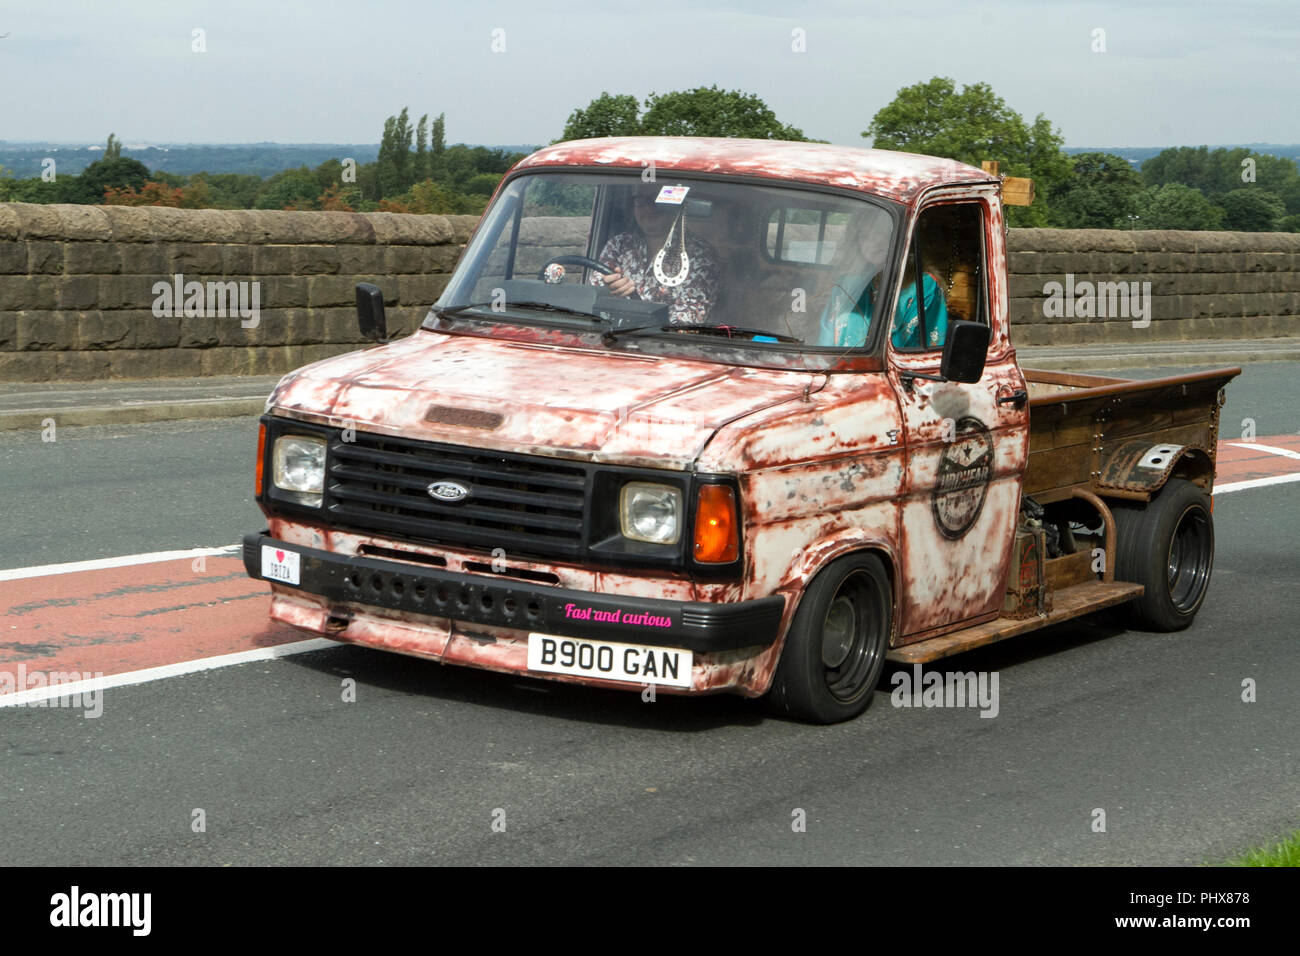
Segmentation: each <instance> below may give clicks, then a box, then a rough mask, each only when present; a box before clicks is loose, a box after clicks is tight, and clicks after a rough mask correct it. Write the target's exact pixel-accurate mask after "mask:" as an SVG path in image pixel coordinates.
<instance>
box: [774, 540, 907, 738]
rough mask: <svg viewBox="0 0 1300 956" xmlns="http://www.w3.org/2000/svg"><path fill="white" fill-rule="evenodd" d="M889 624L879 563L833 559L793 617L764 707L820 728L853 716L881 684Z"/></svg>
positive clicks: (885, 580) (866, 557)
mask: <svg viewBox="0 0 1300 956" xmlns="http://www.w3.org/2000/svg"><path fill="white" fill-rule="evenodd" d="M892 622H893V597H892V592H891V589H890V587H889V576H888V575H887V574H886V573H885V566H884V564H883V563H882V562H881V560H880V558H879V557H877V556H876V555H874V554H860V555H850V556H848V557H846V558H841V559H840V560H839V561H836V562H835V563H834V564H832V565H830V566H829V567H828V568H826V569H825V570H823V571H822V572H821V573H820V574H818V575H817V577H816V578H814V579H813V582H812V584H811V585H809V587H808V591H807V593H806V594H805V595H804V599H803V603H802V604H800V606H799V610H798V611H797V612H796V613H795V616H794V621H793V622H792V623H791V625H790V633H789V635H788V636H787V637H786V641H785V648H784V649H783V650H782V653H781V661H780V663H779V664H778V665H777V669H776V676H775V677H774V678H773V679H772V689H771V690H770V691H769V692H768V702H769V704H770V705H771V706H772V707H773V708H774V709H775V710H776V711H778V712H779V713H782V714H786V715H789V716H792V717H798V718H801V719H803V720H810V721H814V722H816V723H821V724H833V723H837V722H839V721H842V720H849V719H850V718H853V717H856V716H858V714H860V713H862V712H863V711H864V710H866V708H867V705H868V704H870V703H871V694H872V692H873V691H874V690H875V688H876V684H877V683H878V682H879V681H880V673H881V671H882V670H883V669H884V666H885V654H886V652H887V651H888V650H889V634H890V628H891V626H892Z"/></svg>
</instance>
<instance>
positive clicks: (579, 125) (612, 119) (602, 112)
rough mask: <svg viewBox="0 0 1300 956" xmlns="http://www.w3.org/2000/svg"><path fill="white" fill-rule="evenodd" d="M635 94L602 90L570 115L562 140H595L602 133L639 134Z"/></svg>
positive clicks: (614, 134)
mask: <svg viewBox="0 0 1300 956" xmlns="http://www.w3.org/2000/svg"><path fill="white" fill-rule="evenodd" d="M639 112H640V109H639V104H638V103H637V100H636V97H635V96H628V95H619V96H613V95H610V94H609V93H601V94H600V96H598V97H596V98H595V99H594V100H592V101H591V102H590V103H588V104H587V106H586V108H585V109H576V110H574V111H573V112H572V113H570V114H569V119H568V122H566V123H565V124H564V133H563V135H562V136H561V137H560V139H561V140H571V139H597V138H599V137H602V136H639V135H641V120H640V118H639V117H638V115H637V114H638V113H639Z"/></svg>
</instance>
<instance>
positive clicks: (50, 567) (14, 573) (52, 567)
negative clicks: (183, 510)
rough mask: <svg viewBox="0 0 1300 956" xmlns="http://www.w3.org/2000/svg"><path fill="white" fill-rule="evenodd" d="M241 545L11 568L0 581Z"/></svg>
mask: <svg viewBox="0 0 1300 956" xmlns="http://www.w3.org/2000/svg"><path fill="white" fill-rule="evenodd" d="M242 547H243V545H242V544H228V545H226V546H225V547H224V548H190V549H189V550H188V551H151V552H149V553H147V554H124V555H121V556H119V557H116V558H95V559H94V560H92V561H71V562H69V563H67V564H42V565H38V566H36V567H32V568H13V569H12V570H9V571H0V581H18V580H21V579H22V578H41V577H45V576H46V575H50V574H72V573H73V572H75V571H98V570H100V569H101V568H125V567H129V566H130V565H132V564H154V563H156V562H159V561H180V560H182V559H184V558H197V557H202V556H205V555H218V554H236V553H238V551H239V550H240V548H242Z"/></svg>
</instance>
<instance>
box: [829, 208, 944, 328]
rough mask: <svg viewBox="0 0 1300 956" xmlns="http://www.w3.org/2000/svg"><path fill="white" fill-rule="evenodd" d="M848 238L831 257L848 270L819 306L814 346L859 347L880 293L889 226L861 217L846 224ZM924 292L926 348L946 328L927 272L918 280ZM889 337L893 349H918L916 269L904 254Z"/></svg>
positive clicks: (934, 283)
mask: <svg viewBox="0 0 1300 956" xmlns="http://www.w3.org/2000/svg"><path fill="white" fill-rule="evenodd" d="M848 231H849V235H848V237H847V241H846V242H845V243H844V244H843V245H842V246H841V250H843V251H842V253H841V251H840V250H837V251H836V255H835V261H836V262H837V263H839V264H840V268H841V269H844V268H848V269H850V270H851V271H850V272H848V273H841V274H840V277H839V278H838V280H837V281H836V282H835V285H834V286H833V287H832V288H831V292H830V298H829V300H828V301H827V303H826V307H825V308H824V309H823V310H822V315H821V329H820V334H819V336H818V340H817V344H818V345H824V346H839V347H843V348H861V347H862V346H863V345H864V344H866V340H867V330H868V329H869V328H870V325H871V319H872V315H873V312H874V308H875V300H876V297H877V296H878V295H879V294H880V283H881V280H882V278H883V277H884V268H885V265H886V261H887V259H888V255H889V244H890V238H891V233H892V231H891V229H890V228H889V226H888V224H887V223H886V222H884V221H873V220H872V219H869V218H866V217H863V218H861V219H858V220H856V221H855V222H854V223H852V224H851V225H850V226H849V230H848ZM921 288H922V291H923V294H924V296H925V320H926V330H927V338H928V339H929V342H928V343H927V344H926V345H925V346H924V347H925V348H939V347H941V346H942V345H943V343H944V340H945V338H946V337H947V332H948V309H947V304H946V303H945V302H944V297H943V293H942V292H941V291H940V288H939V283H938V282H937V281H935V279H934V277H933V276H932V275H930V273H929V272H928V271H927V272H926V273H925V274H924V275H923V276H922V278H921ZM890 339H891V341H892V342H893V345H894V348H896V349H919V348H922V347H923V346H922V344H921V331H920V322H919V320H918V319H917V310H916V270H915V267H914V260H912V259H911V258H910V257H909V258H908V263H907V269H906V271H905V272H904V274H903V284H902V287H901V288H900V289H899V296H898V307H897V308H896V309H895V310H894V322H893V328H892V330H891V334H890Z"/></svg>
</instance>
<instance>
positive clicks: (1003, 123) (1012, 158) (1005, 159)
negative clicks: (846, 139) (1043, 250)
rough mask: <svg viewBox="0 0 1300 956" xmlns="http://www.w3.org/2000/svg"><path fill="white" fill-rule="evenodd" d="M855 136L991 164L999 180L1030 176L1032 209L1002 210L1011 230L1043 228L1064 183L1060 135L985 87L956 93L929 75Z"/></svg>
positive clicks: (944, 80) (944, 79)
mask: <svg viewBox="0 0 1300 956" xmlns="http://www.w3.org/2000/svg"><path fill="white" fill-rule="evenodd" d="M862 135H863V136H865V137H869V138H871V140H872V144H873V145H874V146H876V147H877V148H879V149H894V150H901V151H904V152H911V153H922V154H925V155H928V156H944V157H947V158H949V159H955V160H958V161H959V162H963V163H967V164H969V165H971V166H979V165H980V164H981V163H982V162H984V161H985V160H996V161H998V162H999V163H1000V170H1001V172H1002V173H1004V174H1005V175H1007V176H1029V177H1031V178H1032V179H1033V180H1034V187H1035V199H1034V204H1033V205H1032V206H1028V207H1017V206H1012V207H1010V208H1009V209H1008V210H1007V221H1008V223H1009V224H1010V225H1013V226H1038V225H1047V222H1048V212H1047V209H1048V205H1049V202H1050V200H1051V198H1052V197H1053V196H1054V195H1055V193H1056V191H1057V190H1059V189H1060V188H1061V187H1062V186H1063V185H1064V184H1065V183H1066V182H1067V181H1068V180H1069V177H1070V162H1069V157H1067V156H1066V154H1065V153H1064V152H1062V150H1061V146H1062V145H1063V144H1064V140H1063V139H1062V138H1061V134H1060V131H1059V130H1054V129H1053V128H1052V125H1051V123H1049V122H1048V120H1047V118H1046V117H1044V116H1043V115H1042V114H1039V116H1038V117H1037V118H1036V119H1035V120H1034V122H1033V124H1032V125H1030V124H1026V123H1025V121H1024V119H1023V118H1022V117H1021V116H1020V114H1019V113H1017V112H1016V111H1015V110H1013V109H1011V108H1010V107H1008V106H1007V105H1006V103H1005V102H1003V100H1002V98H1001V97H999V96H998V95H996V94H995V93H994V92H993V88H992V87H990V86H989V85H988V84H987V83H974V84H972V85H970V86H965V87H963V88H962V89H961V91H960V92H959V91H958V90H957V88H956V84H955V83H954V82H953V81H952V80H951V79H949V78H948V77H944V76H936V77H934V78H933V79H931V80H930V81H928V82H926V83H917V84H916V85H914V86H909V87H905V88H904V89H901V90H899V91H898V94H897V95H896V96H895V97H894V99H893V100H892V101H891V102H890V103H889V104H888V105H886V106H884V107H883V108H881V109H880V110H879V111H878V112H877V113H876V115H875V116H873V117H872V118H871V124H870V125H869V126H868V127H867V129H866V131H864V132H863V134H862Z"/></svg>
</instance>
